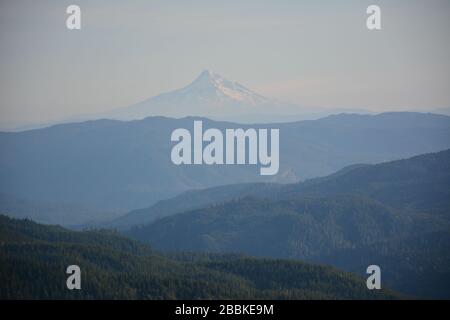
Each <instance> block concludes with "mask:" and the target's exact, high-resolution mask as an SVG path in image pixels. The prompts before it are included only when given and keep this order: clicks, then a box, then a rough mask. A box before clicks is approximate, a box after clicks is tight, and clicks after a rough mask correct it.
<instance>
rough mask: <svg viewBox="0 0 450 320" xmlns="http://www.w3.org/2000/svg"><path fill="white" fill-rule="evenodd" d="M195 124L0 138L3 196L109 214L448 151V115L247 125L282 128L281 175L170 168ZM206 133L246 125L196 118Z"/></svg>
mask: <svg viewBox="0 0 450 320" xmlns="http://www.w3.org/2000/svg"><path fill="white" fill-rule="evenodd" d="M194 119H196V118H183V119H170V118H163V117H153V118H146V119H144V120H139V121H130V122H121V121H111V120H99V121H91V122H84V123H77V124H65V125H58V126H54V127H50V128H45V129H39V130H31V131H25V132H20V133H0V150H2V156H1V157H0V193H6V194H11V195H13V196H15V197H18V198H23V199H25V200H29V201H37V202H52V203H53V202H56V201H58V202H61V203H69V204H73V205H75V206H82V207H85V208H92V209H93V211H110V210H114V211H117V210H123V211H125V210H126V211H128V210H131V209H137V208H143V207H146V206H149V205H150V204H152V203H155V202H156V201H158V200H162V199H167V198H169V197H172V196H175V195H177V194H179V193H181V192H183V191H186V190H191V189H201V188H207V187H213V186H218V185H225V184H235V183H247V182H283V183H288V182H295V181H298V180H299V179H306V178H313V177H317V176H323V175H326V174H330V173H332V172H335V171H337V170H339V169H341V168H343V167H345V166H347V165H351V164H354V163H374V162H381V161H387V160H394V159H398V158H404V157H409V156H413V155H417V154H420V153H426V152H435V151H439V150H442V149H446V148H449V147H450V141H449V138H448V137H450V117H446V116H437V115H431V114H409V113H400V114H397V113H390V114H381V115H377V116H358V115H340V116H335V117H329V118H324V119H321V120H315V121H301V122H295V123H285V124H267V125H253V126H251V127H254V128H279V130H280V171H279V173H278V174H277V175H275V176H260V175H259V170H258V167H257V166H254V165H239V166H238V165H233V166H226V165H223V166H207V165H203V166H176V165H174V164H173V163H172V162H171V160H170V152H171V148H172V146H173V143H171V141H170V135H171V133H172V131H173V130H174V129H177V128H187V129H191V130H192V127H193V121H194ZM202 120H203V125H204V128H205V129H206V128H218V129H220V130H225V129H226V128H230V129H234V128H244V129H247V128H249V127H250V126H248V125H238V124H235V123H227V122H215V121H211V120H208V119H202ZM0 209H1V208H0Z"/></svg>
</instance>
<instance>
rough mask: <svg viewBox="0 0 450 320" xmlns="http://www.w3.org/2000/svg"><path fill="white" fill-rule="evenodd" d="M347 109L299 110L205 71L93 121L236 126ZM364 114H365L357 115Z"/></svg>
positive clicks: (321, 114)
mask: <svg viewBox="0 0 450 320" xmlns="http://www.w3.org/2000/svg"><path fill="white" fill-rule="evenodd" d="M341 112H350V111H349V110H344V109H342V110H339V109H333V110H332V109H322V108H309V109H307V108H302V107H300V106H298V105H294V104H289V103H282V102H279V101H277V100H274V99H270V98H266V97H264V96H262V95H260V94H258V93H255V92H253V91H252V90H250V89H248V88H246V87H245V86H243V85H241V84H239V83H237V82H234V81H230V80H227V79H226V78H224V77H222V76H220V75H219V74H217V73H214V72H211V71H208V70H205V71H203V72H202V73H200V75H199V76H198V77H197V78H196V79H195V80H194V81H193V82H192V83H190V84H188V85H187V86H185V87H183V88H181V89H177V90H174V91H170V92H167V93H163V94H160V95H157V96H155V97H152V98H149V99H147V100H144V101H142V102H140V103H137V104H135V105H132V106H130V107H125V108H120V109H116V110H113V111H110V112H108V113H106V114H102V115H100V116H97V117H96V118H97V119H98V118H107V119H117V120H137V119H143V118H146V117H149V116H166V117H172V118H182V117H187V116H202V117H208V118H211V119H214V120H226V121H232V122H239V123H252V122H259V123H263V122H269V123H271V122H287V121H295V120H306V119H308V120H311V119H318V118H321V117H324V116H327V115H330V114H335V113H341ZM360 113H366V112H360Z"/></svg>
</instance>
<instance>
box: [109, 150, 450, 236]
mask: <svg viewBox="0 0 450 320" xmlns="http://www.w3.org/2000/svg"><path fill="white" fill-rule="evenodd" d="M449 185H450V150H446V151H441V152H438V153H434V154H426V155H421V156H417V157H413V158H410V159H405V160H396V161H392V162H386V163H380V164H376V165H352V166H349V167H346V168H344V169H342V170H339V171H338V172H336V173H334V174H331V175H329V176H325V177H321V178H315V179H310V180H307V181H305V182H301V183H295V184H286V185H283V184H273V183H272V184H270V183H264V184H262V183H259V184H258V183H255V184H239V185H226V186H219V187H215V188H208V189H203V190H192V191H188V192H185V193H183V194H181V195H179V196H177V197H174V198H171V199H167V200H163V201H159V202H158V203H156V204H155V205H153V206H150V207H148V208H143V209H139V210H133V211H131V212H129V213H128V214H126V215H123V216H121V217H119V218H117V219H114V220H113V221H112V222H111V223H106V224H103V225H104V226H108V227H113V228H119V229H127V228H129V227H131V226H133V225H135V226H136V225H144V224H147V223H150V222H153V221H154V220H156V219H158V218H162V217H165V216H169V215H173V214H176V213H180V212H184V211H189V210H193V209H200V208H202V207H208V206H211V205H214V204H220V203H223V202H226V201H229V200H233V199H238V198H242V197H248V196H253V197H258V198H270V199H291V198H296V197H304V196H312V197H327V196H338V195H347V196H361V197H365V198H372V199H374V200H377V201H379V202H382V203H383V204H387V205H389V206H392V207H395V208H399V209H403V210H412V211H421V210H422V211H423V210H426V212H428V213H436V214H448V208H449V199H450V188H449V187H448V186H449Z"/></svg>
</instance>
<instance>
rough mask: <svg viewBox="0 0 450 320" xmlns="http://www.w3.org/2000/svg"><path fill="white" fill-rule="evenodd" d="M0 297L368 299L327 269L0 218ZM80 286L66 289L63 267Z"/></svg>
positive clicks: (361, 284)
mask: <svg viewBox="0 0 450 320" xmlns="http://www.w3.org/2000/svg"><path fill="white" fill-rule="evenodd" d="M0 235H1V236H0V249H1V250H0V283H1V286H0V298H2V299H250V298H251V299H373V298H384V299H385V298H396V297H399V296H397V295H395V294H393V293H391V292H389V291H385V290H382V291H369V290H368V289H367V288H366V286H365V281H364V280H363V279H361V278H359V277H357V276H354V275H351V274H348V273H344V272H341V271H338V270H336V269H334V268H331V267H325V266H317V265H311V264H305V263H301V262H292V261H286V260H268V259H256V258H249V257H244V256H239V255H229V256H227V255H212V254H211V255H209V254H204V255H198V254H190V253H184V254H179V255H171V256H169V255H163V254H159V253H157V252H155V251H153V250H151V249H150V248H149V247H148V246H146V245H143V244H140V243H138V242H136V241H132V240H129V239H127V238H124V237H122V236H120V235H118V234H116V233H114V232H109V231H85V232H73V231H68V230H65V229H63V228H61V227H55V226H43V225H39V224H36V223H34V222H31V221H29V220H14V219H10V218H7V217H5V216H0ZM72 264H76V265H79V266H80V268H81V270H82V271H81V272H82V273H81V275H82V276H81V278H82V282H81V283H82V284H81V286H82V289H81V290H68V289H67V288H66V277H67V276H68V275H67V274H66V273H65V271H66V267H67V266H68V265H72Z"/></svg>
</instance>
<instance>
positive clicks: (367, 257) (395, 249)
mask: <svg viewBox="0 0 450 320" xmlns="http://www.w3.org/2000/svg"><path fill="white" fill-rule="evenodd" d="M449 163H450V150H447V151H442V152H439V153H435V154H426V155H422V156H418V157H414V158H411V159H406V160H399V161H393V162H389V163H382V164H378V165H364V166H353V167H351V168H347V169H344V170H343V171H342V172H338V173H336V174H334V175H331V176H328V177H324V178H319V179H313V180H311V181H307V182H305V183H300V184H292V185H286V186H273V187H269V188H268V189H264V190H263V192H262V193H261V194H260V195H258V194H252V196H251V197H246V195H245V193H241V195H240V197H236V198H235V199H234V200H231V201H228V202H225V203H220V202H218V203H215V204H209V205H206V206H205V207H204V208H199V209H195V210H190V211H186V212H182V213H178V214H173V215H170V216H168V217H165V218H161V219H158V220H156V221H155V222H153V223H150V224H147V225H143V226H140V227H135V228H132V229H131V230H129V231H128V232H127V234H128V235H130V236H132V237H134V238H136V239H139V240H141V241H145V242H148V243H150V244H152V245H153V246H155V247H156V248H158V249H163V250H191V251H206V252H239V253H245V254H251V255H256V256H265V257H277V258H294V259H302V260H306V261H311V262H320V263H329V264H332V265H337V266H339V267H342V268H344V269H345V270H348V271H352V272H360V273H363V272H364V270H365V269H364V268H365V267H367V265H370V264H380V265H382V266H383V270H384V274H385V277H384V279H386V281H387V284H388V285H389V286H391V287H393V288H395V289H396V290H404V292H405V293H408V294H412V295H427V296H430V297H440V298H442V297H444V298H448V297H450V291H449V288H450V286H445V285H443V284H442V283H443V282H444V283H448V279H449V278H448V274H449V273H450V259H449V255H448V252H449V251H448V249H449V245H450V215H449V212H450V197H449V196H448V195H449V185H450V184H449V183H450V179H449V177H450V175H449V173H450V166H449ZM269 186H270V185H269ZM227 188H229V189H231V188H232V187H231V186H228V187H227ZM271 188H272V191H270V189H271ZM252 189H255V190H256V189H257V188H252ZM216 192H217V190H216ZM201 193H203V194H207V193H206V192H205V191H201ZM191 199H196V197H191ZM168 202H169V201H167V203H168ZM180 205H181V203H180V202H178V203H177V206H180ZM191 205H193V204H192V203H191ZM172 208H175V206H172ZM364 265H365V267H364ZM439 280H440V281H439ZM408 281H409V282H408Z"/></svg>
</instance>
